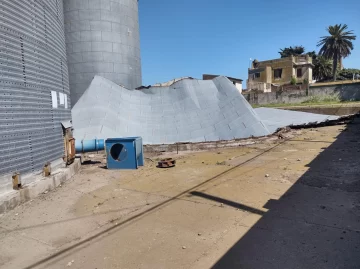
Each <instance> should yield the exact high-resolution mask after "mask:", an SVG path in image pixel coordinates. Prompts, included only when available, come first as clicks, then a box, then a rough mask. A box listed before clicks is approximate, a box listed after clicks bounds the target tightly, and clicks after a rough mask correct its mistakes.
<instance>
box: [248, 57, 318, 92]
mask: <svg viewBox="0 0 360 269" xmlns="http://www.w3.org/2000/svg"><path fill="white" fill-rule="evenodd" d="M313 67H314V65H313V64H312V57H310V56H309V55H300V56H291V57H287V58H280V59H275V60H269V61H262V62H258V61H254V62H253V63H252V66H251V68H249V78H248V80H247V89H248V90H259V91H263V92H271V86H272V85H276V86H279V85H285V84H290V83H291V79H292V77H294V78H295V79H296V83H304V82H306V81H307V83H309V82H311V81H312V69H313Z"/></svg>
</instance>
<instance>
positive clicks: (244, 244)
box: [213, 118, 360, 269]
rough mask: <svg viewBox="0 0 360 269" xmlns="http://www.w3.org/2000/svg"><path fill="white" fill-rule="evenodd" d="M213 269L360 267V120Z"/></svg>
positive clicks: (342, 134) (269, 204) (274, 204)
mask: <svg viewBox="0 0 360 269" xmlns="http://www.w3.org/2000/svg"><path fill="white" fill-rule="evenodd" d="M264 207H265V208H268V209H269V211H268V212H266V213H265V214H263V216H262V217H261V219H260V220H259V221H258V222H257V223H256V224H255V225H254V226H253V227H252V228H251V229H250V230H249V231H248V232H247V233H246V234H245V235H244V236H243V237H242V238H241V239H240V240H239V241H238V242H237V243H236V244H235V245H234V246H233V247H232V248H231V249H230V250H229V251H228V252H227V253H226V254H225V255H224V256H223V257H222V258H221V259H220V260H219V261H218V262H217V263H216V264H215V265H214V266H213V268H216V269H218V268H221V269H225V268H226V269H230V268H239V269H275V268H276V269H279V268H286V269H296V268H299V269H300V268H301V269H310V268H316V269H322V268H324V269H325V268H332V269H334V268H346V269H355V268H360V119H359V118H357V119H355V121H354V122H353V123H351V124H349V125H348V126H347V128H346V129H345V130H344V131H342V133H341V134H340V135H339V136H338V137H337V140H336V141H335V142H334V143H333V144H332V145H330V146H329V147H328V148H326V149H325V150H324V151H323V152H322V153H321V154H320V155H318V156H317V157H316V159H314V160H313V161H312V162H311V163H310V164H309V170H308V171H307V172H306V173H305V174H304V175H303V176H302V177H301V178H300V179H299V180H298V181H297V183H295V184H294V185H293V186H292V187H291V188H290V189H289V191H287V192H286V193H285V195H283V196H282V197H281V198H280V199H279V200H272V201H269V202H268V203H267V205H265V206H264Z"/></svg>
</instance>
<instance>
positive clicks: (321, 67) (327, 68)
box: [313, 56, 332, 80]
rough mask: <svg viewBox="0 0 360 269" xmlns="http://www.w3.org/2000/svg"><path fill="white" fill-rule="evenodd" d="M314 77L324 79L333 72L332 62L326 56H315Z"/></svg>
mask: <svg viewBox="0 0 360 269" xmlns="http://www.w3.org/2000/svg"><path fill="white" fill-rule="evenodd" d="M313 59H314V60H313V64H314V68H313V78H314V79H316V80H323V79H326V78H329V77H330V76H331V73H332V62H331V60H329V59H326V58H325V57H324V56H317V57H313Z"/></svg>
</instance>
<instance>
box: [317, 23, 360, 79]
mask: <svg viewBox="0 0 360 269" xmlns="http://www.w3.org/2000/svg"><path fill="white" fill-rule="evenodd" d="M347 28H348V26H347V25H346V24H344V25H342V24H335V25H334V26H329V27H328V28H327V31H328V32H329V34H330V36H323V37H321V40H320V41H319V42H318V44H317V45H318V46H322V47H321V49H320V51H319V54H320V55H322V56H324V57H325V58H327V59H333V70H332V71H333V74H332V75H333V79H334V81H335V80H336V69H337V65H338V61H340V65H341V64H342V58H343V57H344V58H345V57H347V56H349V55H350V54H351V51H352V50H353V49H354V46H353V44H352V42H351V40H355V39H356V36H355V35H354V34H353V31H346V30H347Z"/></svg>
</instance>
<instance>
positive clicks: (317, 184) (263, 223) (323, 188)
mask: <svg viewBox="0 0 360 269" xmlns="http://www.w3.org/2000/svg"><path fill="white" fill-rule="evenodd" d="M359 137H360V122H359V121H356V122H355V123H354V124H351V125H349V126H332V127H323V128H317V129H306V130H298V131H292V132H291V133H289V134H287V136H286V137H285V139H273V138H272V139H269V140H267V141H264V142H263V143H261V144H255V145H251V146H247V147H236V148H231V149H221V150H220V151H206V152H187V153H181V154H180V155H176V154H166V155H163V156H148V159H146V165H145V167H143V168H141V169H139V170H136V171H110V170H106V169H104V165H105V163H104V162H105V160H104V158H103V156H101V155H100V156H95V157H94V158H93V160H94V161H93V162H91V163H89V164H87V165H84V166H83V167H82V169H81V172H80V173H79V174H77V175H76V176H75V177H74V178H73V179H72V180H70V181H69V182H67V183H66V184H64V185H62V186H61V187H60V188H58V189H56V190H55V191H52V192H49V193H46V194H43V195H41V196H40V197H39V198H37V199H34V200H33V201H31V202H28V203H26V204H23V205H21V206H20V207H18V208H16V209H15V210H13V211H11V212H8V213H6V214H4V215H1V216H0V268H7V269H9V268H86V269H87V268H91V269H95V268H97V269H100V268H144V269H145V268H156V269H160V268H172V269H176V268H246V269H248V268H251V269H252V268H254V269H255V268H256V269H259V268H260V269H261V268H264V269H265V268H266V269H269V268H274V269H275V268H289V269H290V268H291V269H295V268H306V269H308V268H317V269H321V268H347V269H349V268H360V255H359V250H360V234H359V232H360V197H359V193H360V176H359V175H360V157H359V156H360V140H359ZM164 156H166V157H168V156H170V157H173V158H175V159H177V165H176V167H175V168H172V169H159V168H156V162H157V160H158V159H160V158H162V157H164Z"/></svg>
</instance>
